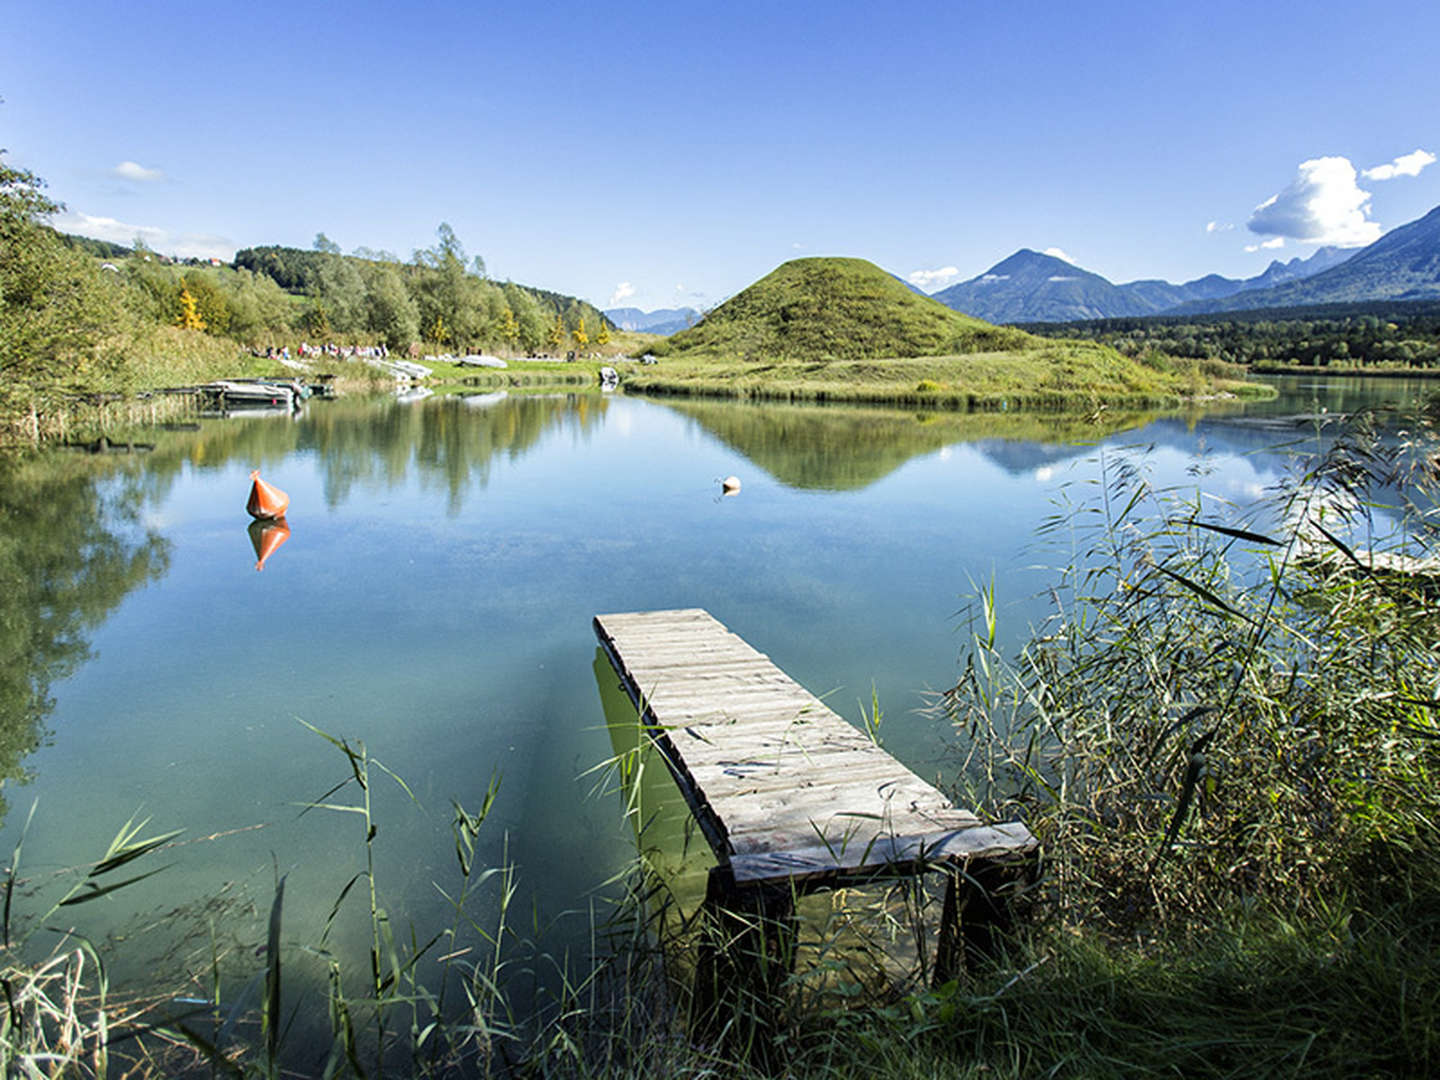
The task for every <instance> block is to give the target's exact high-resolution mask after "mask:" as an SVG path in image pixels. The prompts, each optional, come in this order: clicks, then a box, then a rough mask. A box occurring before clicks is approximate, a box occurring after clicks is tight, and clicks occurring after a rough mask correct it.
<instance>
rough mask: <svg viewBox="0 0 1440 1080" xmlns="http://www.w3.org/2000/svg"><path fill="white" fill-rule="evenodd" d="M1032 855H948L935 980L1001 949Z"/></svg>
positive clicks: (952, 975) (948, 977)
mask: <svg viewBox="0 0 1440 1080" xmlns="http://www.w3.org/2000/svg"><path fill="white" fill-rule="evenodd" d="M1030 865H1031V861H1030V860H1023V859H1020V860H1017V859H1014V858H1005V859H966V860H963V861H962V860H948V861H947V862H946V864H945V866H944V872H945V878H946V881H945V902H944V905H943V907H942V909H941V913H940V941H939V944H938V945H937V947H936V950H935V985H937V986H938V985H940V984H941V983H945V982H948V981H949V980H951V979H953V978H955V977H956V976H957V975H959V974H960V972H961V971H962V970H965V969H966V968H967V967H970V966H972V965H974V964H975V963H977V962H980V961H984V960H992V959H994V958H995V956H996V955H997V954H998V953H999V951H1000V942H1001V940H1002V939H1003V938H1004V936H1005V935H1006V934H1008V933H1010V931H1011V929H1012V928H1013V926H1014V912H1013V911H1012V909H1011V903H1010V901H1011V899H1012V897H1013V895H1014V892H1015V890H1016V889H1017V888H1018V887H1019V885H1020V884H1021V882H1022V881H1023V880H1024V879H1025V878H1026V877H1028V876H1029V867H1030Z"/></svg>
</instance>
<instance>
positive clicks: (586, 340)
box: [570, 315, 590, 349]
mask: <svg viewBox="0 0 1440 1080" xmlns="http://www.w3.org/2000/svg"><path fill="white" fill-rule="evenodd" d="M570 334H571V336H572V337H573V338H574V339H575V345H576V347H577V348H580V349H583V348H584V347H585V346H586V345H588V344H590V335H589V334H587V333H586V332H585V316H584V315H581V316H580V321H579V322H578V323H576V324H575V329H574V330H572V331H570Z"/></svg>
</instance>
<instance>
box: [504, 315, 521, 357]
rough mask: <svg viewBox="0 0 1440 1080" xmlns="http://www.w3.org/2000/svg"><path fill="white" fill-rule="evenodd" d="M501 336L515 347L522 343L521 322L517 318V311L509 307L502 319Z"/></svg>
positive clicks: (506, 342)
mask: <svg viewBox="0 0 1440 1080" xmlns="http://www.w3.org/2000/svg"><path fill="white" fill-rule="evenodd" d="M500 336H501V337H502V338H504V339H505V344H507V345H509V346H510V348H512V349H513V348H515V346H517V345H518V344H520V322H519V320H518V319H516V318H515V312H513V311H511V310H510V309H509V308H508V307H507V308H506V309H505V314H504V315H503V316H501V319H500Z"/></svg>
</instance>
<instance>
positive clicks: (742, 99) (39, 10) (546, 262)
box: [0, 0, 1440, 309]
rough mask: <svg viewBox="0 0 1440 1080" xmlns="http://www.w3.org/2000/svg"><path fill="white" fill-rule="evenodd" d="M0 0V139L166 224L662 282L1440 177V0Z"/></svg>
mask: <svg viewBox="0 0 1440 1080" xmlns="http://www.w3.org/2000/svg"><path fill="white" fill-rule="evenodd" d="M0 14H3V19H0V25H3V26H4V27H5V30H4V31H3V33H0V98H3V99H4V101H3V104H0V147H5V148H6V149H7V150H8V151H9V153H8V156H7V160H8V161H9V162H10V163H11V164H14V165H20V166H23V167H26V168H29V169H32V170H34V171H35V172H37V173H39V174H40V175H41V176H43V177H45V178H46V179H47V180H48V181H49V183H50V189H51V194H52V195H53V196H54V197H56V198H58V199H60V200H62V201H63V202H65V203H66V204H67V207H68V213H67V215H66V216H65V217H63V218H61V219H58V220H57V224H58V225H60V226H61V227H63V228H67V229H68V230H70V231H76V232H88V233H91V234H94V235H101V236H104V237H106V238H110V239H116V240H118V241H120V242H124V243H128V242H129V241H130V240H131V239H132V238H133V237H134V236H135V235H137V234H139V235H141V236H143V237H145V238H146V239H147V240H148V241H149V242H150V243H151V246H153V247H156V248H158V249H159V250H162V251H172V250H178V251H181V252H183V253H196V254H200V253H204V254H212V253H213V254H217V255H220V256H221V257H226V258H228V257H229V255H230V253H231V252H232V251H233V250H234V249H235V248H236V247H244V246H248V245H253V244H265V243H279V244H290V245H294V246H299V247H308V246H310V244H311V242H312V240H313V238H314V236H315V234H316V233H317V232H320V231H323V232H325V233H326V234H327V235H328V236H330V237H331V238H332V239H333V240H335V241H337V242H338V243H339V244H340V245H341V247H342V248H343V249H345V250H346V251H349V250H352V249H353V248H355V247H358V246H362V245H363V246H368V247H372V248H384V249H389V250H391V251H395V252H398V253H399V254H401V255H402V256H405V257H408V256H409V255H410V253H411V252H412V251H413V250H414V249H415V248H417V247H425V246H429V245H430V244H431V243H433V242H434V232H435V228H436V226H437V225H438V224H439V223H440V222H441V221H448V222H449V223H450V224H451V225H452V226H453V227H454V228H455V231H456V232H457V233H458V235H459V236H460V238H461V240H462V241H463V242H464V244H465V246H466V248H467V250H468V251H469V252H470V253H471V254H480V255H483V256H484V257H485V259H486V262H487V264H488V267H489V270H490V273H491V275H492V276H495V277H498V278H502V279H503V278H511V279H513V280H515V281H519V282H523V283H526V284H531V285H538V286H542V287H545V288H550V289H555V290H558V291H561V292H567V293H573V294H576V295H579V296H583V297H585V298H586V299H589V300H591V301H593V302H595V303H598V304H600V305H601V306H612V304H624V305H633V306H638V307H644V308H647V309H653V308H659V307H671V306H679V305H682V304H688V305H693V306H700V307H704V306H708V305H710V304H713V303H716V302H717V301H719V300H721V299H723V298H724V297H725V296H727V295H730V294H732V293H734V292H737V291H738V290H740V289H742V288H744V287H745V286H746V285H748V284H749V283H750V282H751V281H753V280H755V279H756V278H758V277H760V276H762V275H764V274H765V273H768V272H769V271H770V270H772V269H773V268H774V267H775V266H777V265H778V264H780V263H781V262H784V261H785V260H787V259H790V258H795V257H797V256H801V255H821V254H823V255H854V256H860V257H863V258H867V259H871V260H872V261H874V262H876V263H878V264H879V265H881V266H883V267H885V268H886V269H887V270H890V271H892V272H894V273H897V274H900V275H901V276H910V275H912V274H920V275H929V276H923V277H917V278H916V280H917V281H920V282H923V283H924V284H925V285H926V287H927V288H928V289H931V290H933V289H935V288H939V287H941V286H942V285H944V284H948V283H951V282H953V281H955V280H962V279H965V278H970V277H973V276H975V275H977V274H979V273H981V272H982V271H984V270H985V269H987V268H988V267H989V266H991V265H993V264H994V263H995V262H998V261H999V260H1000V259H1002V258H1004V257H1005V256H1007V255H1009V254H1010V253H1011V252H1013V251H1015V250H1016V249H1017V248H1020V247H1031V248H1035V249H1037V250H1045V249H1056V250H1058V251H1060V252H1062V253H1064V254H1065V255H1066V256H1067V257H1069V258H1071V259H1072V260H1073V261H1074V262H1076V263H1077V264H1078V265H1080V266H1083V267H1085V268H1087V269H1090V270H1094V271H1096V272H1098V273H1101V274H1104V275H1105V276H1106V277H1109V278H1110V279H1111V280H1113V281H1117V282H1119V281H1130V280H1133V279H1136V278H1142V277H1160V278H1167V279H1169V280H1172V281H1180V280H1184V279H1188V278H1193V277H1198V276H1200V275H1203V274H1206V273H1210V272H1219V273H1223V274H1226V275H1230V276H1247V275H1250V274H1255V273H1259V272H1260V271H1261V270H1263V269H1264V267H1265V265H1266V264H1267V263H1268V262H1269V260H1270V259H1271V258H1276V257H1279V258H1290V257H1292V256H1294V255H1308V254H1310V253H1311V252H1313V251H1314V250H1315V247H1316V245H1317V243H1320V242H1324V241H1326V240H1332V241H1333V240H1341V241H1343V242H1346V243H1351V244H1356V243H1361V242H1364V241H1365V240H1366V239H1368V238H1373V237H1374V236H1377V235H1379V234H1380V233H1382V232H1383V231H1384V230H1385V229H1389V228H1393V227H1394V226H1396V225H1401V224H1404V223H1405V222H1407V221H1411V220H1413V219H1415V218H1416V217H1419V216H1420V215H1421V214H1423V213H1425V212H1426V211H1428V210H1430V209H1431V208H1433V207H1434V206H1435V205H1437V204H1440V164H1433V163H1432V162H1433V157H1434V155H1436V154H1440V107H1437V105H1440V63H1437V62H1436V59H1435V53H1434V43H1435V42H1436V41H1440V4H1436V3H1434V2H1433V0H1428V2H1423V3H1421V2H1416V3H1411V2H1382V3H1378V4H1372V5H1356V4H1353V3H1346V4H1339V3H1330V2H1328V0H1316V2H1312V3H1265V2H1254V0H1250V2H1247V3H1231V2H1228V0H1220V2H1208V3H1188V2H1180V0H1175V2H1170V3H1155V2H1153V0H1152V2H1150V3H1105V2H1091V3H1087V4H1073V3H1035V2H1030V3H1027V2H1023V0H1020V2H1015V0H1007V2H997V0H992V2H988V3H972V2H968V0H965V2H954V0H952V2H949V3H933V2H932V3H924V4H921V3H904V2H899V3H889V4H881V3H865V4H859V3H846V2H843V0H841V2H832V3H828V4H825V5H818V4H817V5H811V4H804V3H783V2H775V3H768V4H760V3H747V2H736V3H726V4H716V3H707V4H695V3H688V2H675V3H671V4H667V5H659V4H655V5H637V4H627V3H612V4H609V5H585V4H570V3H551V4H546V3H543V2H537V3H532V4H528V5H527V4H515V3H512V4H506V5H500V4H489V3H485V4H479V3H475V4H463V3H449V4H447V3H426V2H424V0H415V2H412V3H409V4H380V3H366V2H351V3H347V4H305V3H289V2H287V3H273V2H270V0H252V2H250V3H247V4H244V5H209V4H199V5H196V4H183V5H182V4H171V3H137V4H116V3H114V2H113V0H108V2H105V3H90V2H83V3H68V2H65V0H55V2H52V3H49V4H34V3H25V4H21V3H18V2H15V0H0ZM1367 170H1368V171H1369V172H1368V175H1367ZM1377 170H1378V171H1377ZM1272 197H1273V198H1275V200H1276V201H1275V202H1273V203H1270V204H1269V205H1268V206H1264V205H1263V204H1265V203H1266V202H1267V200H1270V199H1272ZM1262 207H1263V208H1262ZM1257 208H1260V209H1257ZM1252 224H1253V225H1254V226H1255V229H1259V230H1262V231H1255V229H1252V228H1251V227H1250V226H1251V225H1252ZM1267 243H1268V245H1270V246H1268V247H1265V246H1262V245H1265V244H1267ZM1247 249H1249V250H1247ZM947 270H948V271H950V273H948V274H947V273H945V271H947Z"/></svg>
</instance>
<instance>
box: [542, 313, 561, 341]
mask: <svg viewBox="0 0 1440 1080" xmlns="http://www.w3.org/2000/svg"><path fill="white" fill-rule="evenodd" d="M546 340H547V341H549V342H550V347H551V348H552V349H558V348H560V346H561V345H564V344H565V320H564V318H562V317H561V316H560V315H559V314H558V313H557V314H556V316H555V325H554V326H552V327H550V336H549V337H548V338H546Z"/></svg>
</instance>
